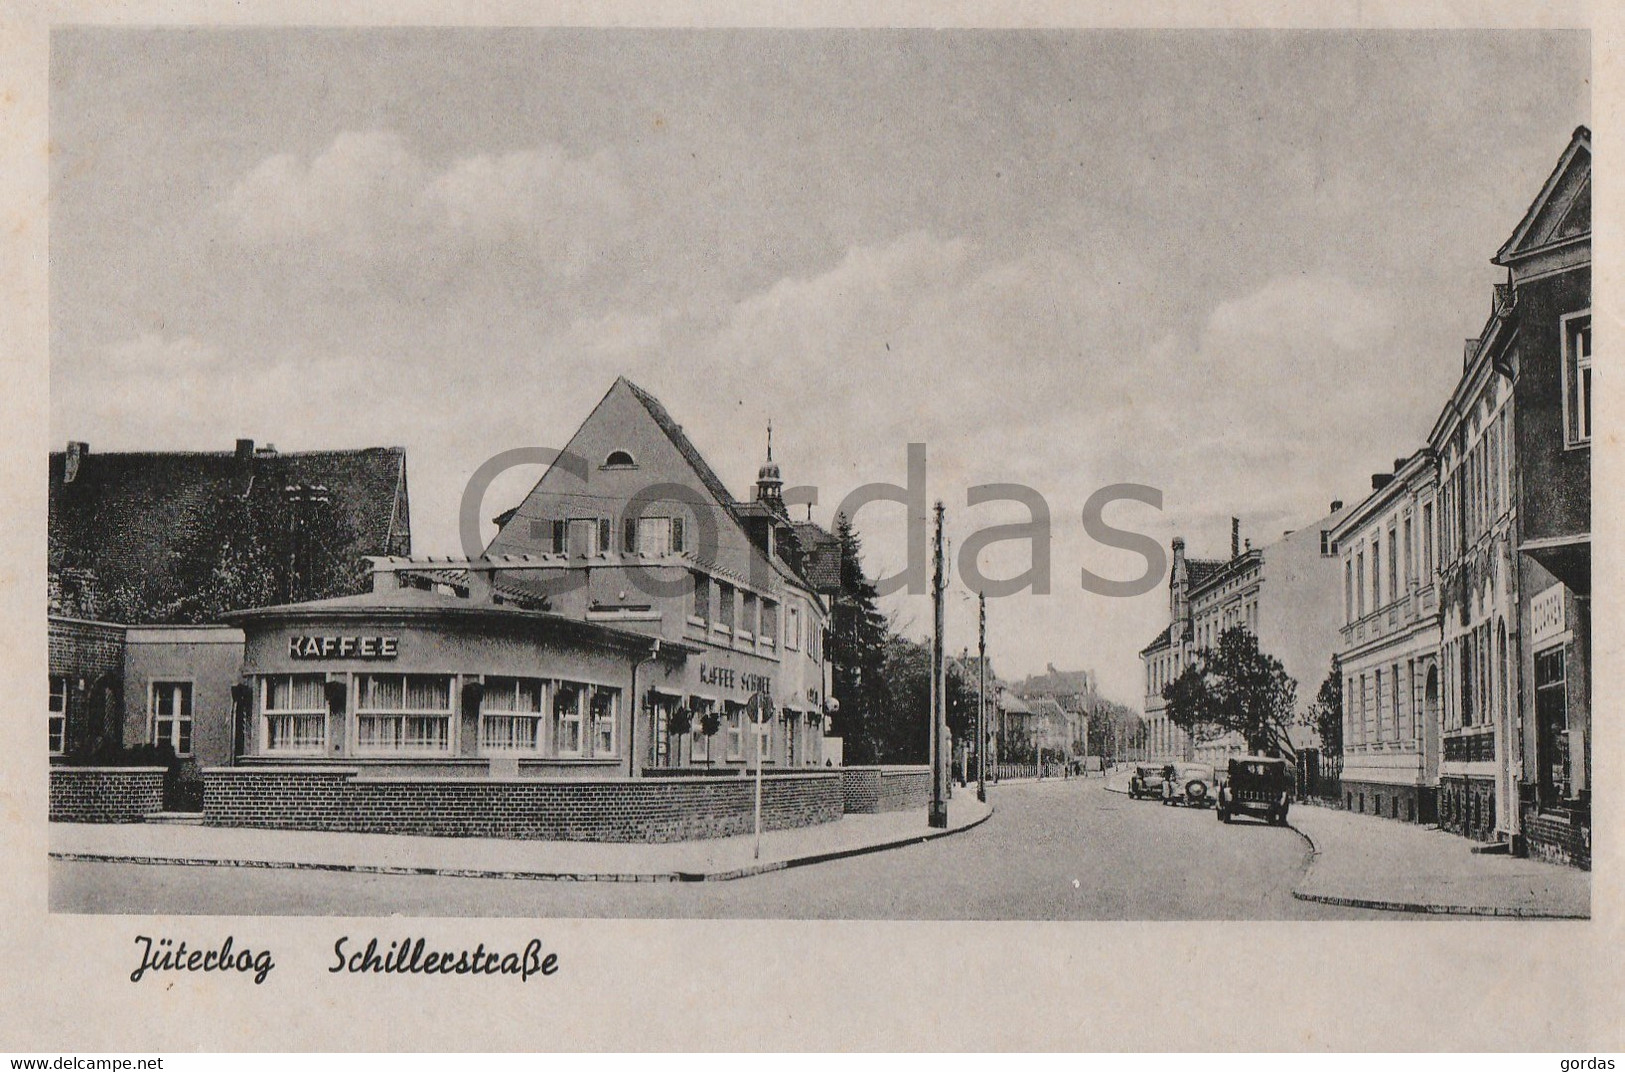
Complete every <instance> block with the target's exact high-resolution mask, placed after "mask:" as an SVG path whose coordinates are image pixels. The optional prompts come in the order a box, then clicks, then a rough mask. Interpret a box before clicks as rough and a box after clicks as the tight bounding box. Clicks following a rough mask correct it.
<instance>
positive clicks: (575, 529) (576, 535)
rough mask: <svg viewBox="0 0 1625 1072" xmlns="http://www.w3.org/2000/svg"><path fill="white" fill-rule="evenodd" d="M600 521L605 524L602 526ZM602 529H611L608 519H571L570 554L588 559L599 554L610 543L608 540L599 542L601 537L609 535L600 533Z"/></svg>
mask: <svg viewBox="0 0 1625 1072" xmlns="http://www.w3.org/2000/svg"><path fill="white" fill-rule="evenodd" d="M600 521H602V522H603V524H602V526H600V524H599V522H600ZM601 527H602V528H604V529H607V528H608V527H609V522H608V520H607V519H602V518H596V517H572V518H571V519H570V553H571V554H572V555H584V556H588V557H591V556H593V555H596V554H598V553H599V551H600V550H601V549H602V548H603V546H604V544H605V543H607V542H608V540H605V541H603V542H600V541H599V536H600V535H605V536H607V535H608V534H607V533H601V532H600V528H601Z"/></svg>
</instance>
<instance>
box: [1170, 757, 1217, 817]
mask: <svg viewBox="0 0 1625 1072" xmlns="http://www.w3.org/2000/svg"><path fill="white" fill-rule="evenodd" d="M1218 788H1219V787H1218V782H1217V781H1216V780H1215V779H1214V777H1213V768H1212V767H1205V766H1196V765H1193V764H1189V763H1186V764H1182V765H1181V766H1179V767H1178V768H1177V769H1176V770H1175V772H1174V777H1172V778H1165V779H1163V782H1162V802H1163V803H1164V804H1183V805H1185V806H1186V807H1188V808H1210V807H1212V806H1213V805H1214V803H1215V802H1216V801H1217V800H1218V799H1219V791H1218Z"/></svg>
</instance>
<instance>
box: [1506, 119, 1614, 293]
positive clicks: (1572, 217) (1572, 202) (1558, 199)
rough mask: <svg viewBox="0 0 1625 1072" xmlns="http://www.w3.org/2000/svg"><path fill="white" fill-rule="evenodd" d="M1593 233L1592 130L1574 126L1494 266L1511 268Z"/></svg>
mask: <svg viewBox="0 0 1625 1072" xmlns="http://www.w3.org/2000/svg"><path fill="white" fill-rule="evenodd" d="M1580 169H1583V172H1582V171H1581V170H1580ZM1571 172H1573V173H1574V174H1573V176H1572V178H1571V177H1570V173H1571ZM1590 233H1591V131H1590V129H1588V128H1587V127H1575V128H1574V134H1573V135H1572V136H1571V137H1570V138H1569V144H1568V147H1567V148H1565V149H1564V150H1563V155H1562V156H1561V157H1559V158H1558V161H1557V166H1556V167H1554V168H1553V169H1552V173H1551V174H1550V175H1548V176H1547V177H1546V182H1545V184H1544V185H1543V186H1541V188H1540V193H1538V194H1536V195H1535V200H1534V201H1533V202H1531V203H1530V205H1529V208H1528V210H1527V211H1525V212H1524V214H1523V219H1521V220H1519V221H1518V226H1517V227H1516V228H1515V229H1514V230H1513V232H1512V237H1511V238H1508V239H1507V240H1506V242H1505V243H1504V244H1503V245H1502V246H1501V248H1500V249H1499V250H1498V251H1497V252H1496V254H1495V257H1494V258H1493V263H1495V264H1499V265H1510V264H1511V263H1513V262H1514V261H1517V260H1520V259H1522V258H1523V257H1526V256H1528V255H1529V254H1531V253H1534V252H1536V251H1538V250H1540V249H1543V248H1545V247H1547V246H1550V245H1552V244H1553V243H1556V242H1561V241H1565V240H1567V239H1570V238H1575V237H1578V236H1580V235H1582V234H1590Z"/></svg>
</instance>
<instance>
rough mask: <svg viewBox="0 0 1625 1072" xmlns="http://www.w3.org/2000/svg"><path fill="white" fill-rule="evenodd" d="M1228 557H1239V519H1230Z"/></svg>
mask: <svg viewBox="0 0 1625 1072" xmlns="http://www.w3.org/2000/svg"><path fill="white" fill-rule="evenodd" d="M1230 557H1231V558H1240V557H1241V518H1239V517H1233V518H1231V519H1230Z"/></svg>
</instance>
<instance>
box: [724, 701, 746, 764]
mask: <svg viewBox="0 0 1625 1072" xmlns="http://www.w3.org/2000/svg"><path fill="white" fill-rule="evenodd" d="M728 708H729V710H728V758H729V759H743V758H744V757H745V734H746V732H747V730H746V726H745V723H746V722H747V721H748V718H747V716H746V715H745V709H744V708H743V707H741V706H739V705H738V704H729V705H728Z"/></svg>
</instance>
